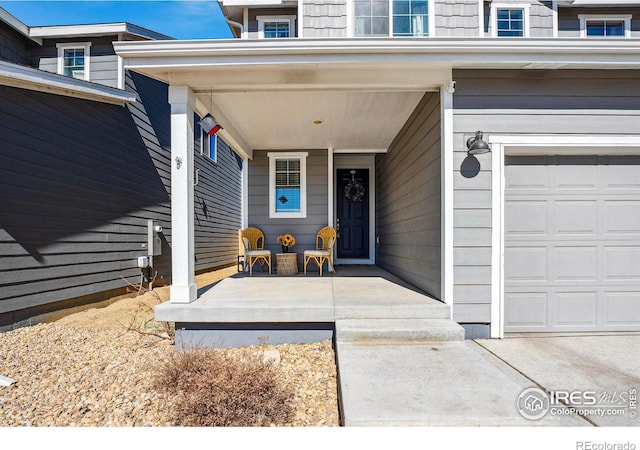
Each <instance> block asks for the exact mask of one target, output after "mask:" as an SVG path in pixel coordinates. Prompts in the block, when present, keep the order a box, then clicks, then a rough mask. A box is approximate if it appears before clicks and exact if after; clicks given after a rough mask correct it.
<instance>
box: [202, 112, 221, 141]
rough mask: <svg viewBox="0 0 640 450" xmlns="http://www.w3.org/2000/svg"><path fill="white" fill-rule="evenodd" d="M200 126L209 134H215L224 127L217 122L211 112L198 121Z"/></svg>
mask: <svg viewBox="0 0 640 450" xmlns="http://www.w3.org/2000/svg"><path fill="white" fill-rule="evenodd" d="M198 125H200V128H202V129H203V130H204V132H205V133H207V134H208V135H209V136H213V135H214V134H216V133H217V132H218V131H220V130H222V127H221V126H220V125H219V124H218V122H216V120H215V119H214V118H213V116H212V115H211V114H207V115H206V116H204V117H203V118H202V120H201V121H200V122H198Z"/></svg>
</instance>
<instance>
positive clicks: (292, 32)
mask: <svg viewBox="0 0 640 450" xmlns="http://www.w3.org/2000/svg"><path fill="white" fill-rule="evenodd" d="M256 20H257V21H258V39H264V24H265V22H287V23H288V24H289V37H290V38H292V37H295V31H296V29H295V28H294V27H295V20H296V16H257V17H256Z"/></svg>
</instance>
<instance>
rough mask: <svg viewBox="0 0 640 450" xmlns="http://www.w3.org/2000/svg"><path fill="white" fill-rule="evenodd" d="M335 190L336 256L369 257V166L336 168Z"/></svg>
mask: <svg viewBox="0 0 640 450" xmlns="http://www.w3.org/2000/svg"><path fill="white" fill-rule="evenodd" d="M337 184H338V189H337V191H336V197H337V199H336V208H337V217H336V229H337V230H338V242H337V245H336V247H337V254H336V256H337V257H338V258H339V259H368V258H369V170H368V169H338V172H337Z"/></svg>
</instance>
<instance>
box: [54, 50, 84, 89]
mask: <svg viewBox="0 0 640 450" xmlns="http://www.w3.org/2000/svg"><path fill="white" fill-rule="evenodd" d="M57 48H58V73H59V74H60V75H65V76H68V77H72V78H77V79H79V80H87V81H88V80H89V79H90V77H89V73H90V72H89V62H90V56H91V55H90V52H89V49H90V48H91V43H90V42H80V43H69V44H67V43H65V44H57Z"/></svg>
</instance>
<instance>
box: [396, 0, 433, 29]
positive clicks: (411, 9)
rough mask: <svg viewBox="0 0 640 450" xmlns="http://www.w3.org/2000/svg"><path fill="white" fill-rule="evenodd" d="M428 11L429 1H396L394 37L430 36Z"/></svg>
mask: <svg viewBox="0 0 640 450" xmlns="http://www.w3.org/2000/svg"><path fill="white" fill-rule="evenodd" d="M428 10H429V5H428V4H427V0H394V1H393V35H394V36H428V35H429V15H428Z"/></svg>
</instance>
